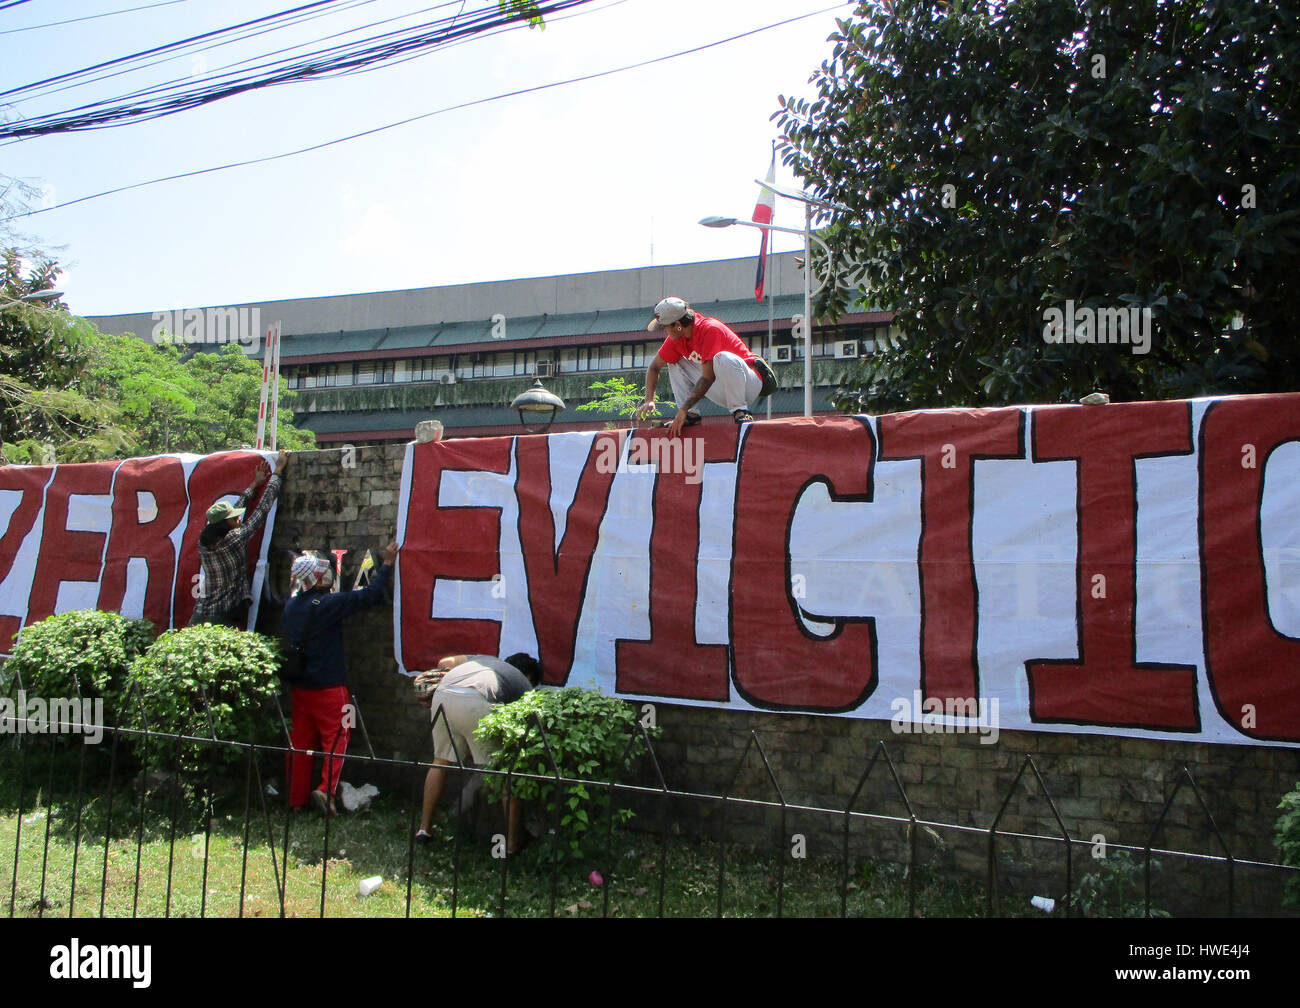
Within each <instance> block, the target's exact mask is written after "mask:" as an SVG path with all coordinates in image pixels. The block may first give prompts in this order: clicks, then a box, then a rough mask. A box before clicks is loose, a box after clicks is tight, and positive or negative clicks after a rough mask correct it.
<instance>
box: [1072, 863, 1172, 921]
mask: <svg viewBox="0 0 1300 1008" xmlns="http://www.w3.org/2000/svg"><path fill="white" fill-rule="evenodd" d="M1144 865H1145V862H1143V861H1141V860H1139V859H1138V858H1136V857H1134V856H1133V855H1132V854H1130V853H1129V852H1128V851H1126V850H1118V851H1114V852H1112V853H1110V854H1108V855H1106V856H1105V857H1102V858H1099V859H1098V860H1097V861H1096V863H1095V870H1094V871H1091V872H1088V873H1087V874H1085V875H1084V876H1083V878H1081V879H1079V888H1078V889H1077V890H1076V891H1075V894H1074V908H1075V910H1076V911H1077V912H1078V913H1080V914H1081V915H1082V916H1084V917H1143V916H1145V915H1146V901H1145V894H1144V884H1143V879H1144V877H1145V875H1146V869H1145V866H1144ZM1159 873H1160V859H1159V858H1152V859H1151V874H1152V875H1158V874H1159ZM1151 916H1152V917H1168V916H1169V911H1167V910H1159V909H1157V908H1155V907H1152V908H1151Z"/></svg>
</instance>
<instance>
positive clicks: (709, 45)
mask: <svg viewBox="0 0 1300 1008" xmlns="http://www.w3.org/2000/svg"><path fill="white" fill-rule="evenodd" d="M843 6H844V3H837V4H834V5H832V6H830V7H823V8H821V9H820V10H815V11H809V12H808V13H807V14H800V15H798V16H796V17H792V18H786V19H785V20H784V21H777V22H775V23H773V24H769V25H763V26H762V27H760V28H754V29H751V30H750V31H747V32H741V33H740V34H739V35H731V36H729V37H727V38H723V39H718V40H717V41H714V42H706V43H705V44H703V45H699V46H695V47H693V48H691V49H683V50H681V51H679V52H675V53H669V54H668V55H666V56H656V57H654V58H653V59H648V60H642V61H640V62H639V63H629V64H627V65H626V66H621V67H616V68H614V69H611V70H601V71H598V72H596V73H591V74H584V75H582V76H581V77H570V78H567V79H566V80H561V81H552V82H551V83H549V84H537V85H534V86H533V87H528V88H520V89H519V90H516V91H507V92H504V93H502V94H498V95H492V96H490V97H487V98H477V99H475V100H473V101H468V102H462V103H460V104H459V105H449V106H447V107H446V108H441V109H436V110H434V111H432V112H423V113H421V114H420V115H416V116H411V117H409V118H407V119H401V120H399V121H397V122H392V123H386V124H385V125H383V126H376V127H374V128H373V129H368V130H363V131H362V132H360V133H352V134H350V135H348V136H344V137H338V138H336V139H334V140H326V141H324V142H323V143H318V144H313V145H312V146H310V147H301V148H299V149H297V150H291V151H284V152H282V153H280V154H270V155H267V156H266V157H260V158H251V159H249V160H247V161H232V162H230V163H229V164H223V165H215V166H214V167H211V168H200V169H198V170H196V171H190V172H181V173H180V174H177V175H165V176H163V177H161V178H155V179H148V180H146V181H144V182H133V183H132V184H130V185H124V186H118V187H117V188H115V189H106V190H104V191H103V192H98V193H92V194H90V195H89V196H79V197H78V198H76V199H73V200H67V201H66V202H63V203H57V204H55V205H54V206H50V207H42V208H41V209H39V210H27V211H24V212H23V213H19V214H13V215H11V216H9V217H4V218H0V224H3V223H8V222H9V221H13V220H18V219H20V218H22V217H35V216H36V215H37V214H43V213H49V212H50V211H52V210H62V209H64V208H65V207H70V206H75V205H77V204H78V203H86V202H89V201H90V200H95V199H101V198H103V197H105V196H114V195H116V194H118V193H123V192H130V191H131V190H133V189H143V188H145V187H146V186H151V185H158V184H160V183H162V182H175V181H177V180H179V179H186V178H194V177H196V176H199V175H209V174H211V173H213V172H219V171H226V170H227V169H230V168H246V167H249V166H251V165H256V164H266V163H268V162H271V161H279V160H281V159H283V158H290V157H296V156H298V155H299V154H309V153H311V152H312V151H318V150H324V149H325V148H327V147H334V146H337V145H338V144H341V143H347V142H349V141H351V140H359V139H361V138H362V137H367V136H372V135H374V134H376V133H382V132H384V131H386V130H390V129H396V128H397V127H399V126H407V125H409V124H411V123H414V122H420V121H421V120H423V119H431V118H433V117H434V116H439V115H444V114H446V113H448V112H456V111H460V110H462V109H467V108H474V107H475V106H478V105H486V104H489V103H491V102H495V101H501V100H503V99H505V98H516V97H519V96H520V95H526V94H535V93H537V92H539V91H548V90H550V89H552V88H558V87H565V86H567V85H569V84H580V83H582V82H584V81H590V80H598V79H600V78H602V77H611V76H613V75H615V74H620V73H625V72H627V71H629V70H639V69H641V68H642V67H647V66H653V65H654V64H656V63H664V62H667V61H668V60H672V59H677V58H678V57H681V56H690V55H693V54H694V53H698V52H704V51H705V50H708V49H714V48H716V47H717V46H721V45H727V44H729V43H731V42H736V41H739V40H740V39H743V38H749V37H750V36H753V35H758V34H760V33H762V32H765V31H771V30H772V29H773V28H784V27H785V26H786V25H790V24H794V23H796V22H798V21H805V20H807V19H808V18H810V17H817V16H819V15H822V14H829V13H830V12H831V11H835V10H839V9H840V8H841V7H843Z"/></svg>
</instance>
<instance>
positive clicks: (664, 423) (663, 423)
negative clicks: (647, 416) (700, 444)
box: [650, 410, 704, 427]
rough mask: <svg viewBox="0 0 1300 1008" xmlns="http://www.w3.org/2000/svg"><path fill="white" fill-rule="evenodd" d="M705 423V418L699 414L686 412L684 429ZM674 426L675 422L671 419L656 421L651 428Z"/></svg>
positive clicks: (690, 411)
mask: <svg viewBox="0 0 1300 1008" xmlns="http://www.w3.org/2000/svg"><path fill="white" fill-rule="evenodd" d="M703 422H704V417H702V416H700V415H699V414H698V413H695V412H693V411H692V410H687V411H686V422H685V423H684V424H682V426H683V427H694V426H695V425H696V424H697V423H703ZM672 425H673V422H672V420H670V419H669V420H656V421H655V422H654V423H652V424H651V425H650V426H651V427H671V426H672Z"/></svg>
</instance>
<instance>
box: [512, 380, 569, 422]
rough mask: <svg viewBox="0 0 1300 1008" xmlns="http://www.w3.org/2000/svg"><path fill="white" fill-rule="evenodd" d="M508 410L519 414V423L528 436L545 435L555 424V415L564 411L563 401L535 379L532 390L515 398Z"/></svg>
mask: <svg viewBox="0 0 1300 1008" xmlns="http://www.w3.org/2000/svg"><path fill="white" fill-rule="evenodd" d="M510 408H511V409H512V410H517V411H518V412H519V422H520V424H522V425H523V428H524V430H525V431H527V432H528V433H529V434H545V433H546V432H547V431H548V430H550V429H551V424H553V423H554V422H555V414H557V413H559V412H560V410H562V409H564V400H563V399H561V398H560V397H559V396H557V395H556V394H555V393H554V392H550V391H547V389H546V388H545V387H544V386H543V385H542V380H541V379H540V378H535V379H533V385H532V388H529V389H526V390H525V391H523V392H521V393H519V395H517V396H515V398H514V401H513V402H512V403H511V404H510ZM529 424H532V425H533V426H529ZM534 427H535V428H536V429H534Z"/></svg>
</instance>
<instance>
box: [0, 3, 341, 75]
mask: <svg viewBox="0 0 1300 1008" xmlns="http://www.w3.org/2000/svg"><path fill="white" fill-rule="evenodd" d="M337 2H338V0H312V2H311V3H308V4H303V5H302V6H300V7H295V8H291V9H290V10H287V11H280V12H278V13H276V14H266V15H263V16H262V17H260V18H254V19H253V20H251V21H244V22H242V23H240V24H237V25H231V26H230V27H227V28H217V29H215V30H213V31H209V32H203V33H202V34H200V35H194V36H191V37H190V38H185V39H180V40H179V41H176V42H167V43H164V44H163V45H160V46H154V47H153V48H152V49H145V50H143V51H142V52H138V53H132V54H131V55H130V56H118V57H116V58H115V59H111V60H105V61H104V62H103V63H96V64H94V65H93V66H88V67H82V68H81V69H80V70H69V71H68V72H67V73H63V74H59V75H57V76H55V77H47V78H45V79H44V80H39V81H33V82H32V83H31V84H23V85H22V86H21V87H16V88H10V89H9V90H8V91H0V98H4V97H7V96H9V95H17V94H23V93H24V92H27V91H31V90H33V89H35V88H39V87H42V86H44V85H46V84H52V83H54V82H56V81H62V80H67V79H68V78H71V77H78V76H80V75H82V74H85V73H90V72H91V71H94V70H102V69H104V68H105V67H110V66H115V65H117V64H119V63H125V62H128V61H130V60H135V59H139V58H140V57H141V56H150V55H153V54H155V53H160V52H166V51H167V50H169V49H175V48H176V47H178V46H182V45H187V44H189V43H191V42H195V41H198V40H199V39H206V38H213V37H215V36H218V35H222V34H224V33H226V32H230V31H236V30H238V29H240V28H246V27H248V26H249V25H254V24H260V23H264V22H267V21H273V20H276V19H278V18H282V17H284V16H285V15H288V14H295V13H297V12H299V11H303V10H310V9H311V8H313V7H324V6H327V5H329V4H334V3H337ZM3 9H4V8H3V7H0V10H3Z"/></svg>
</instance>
